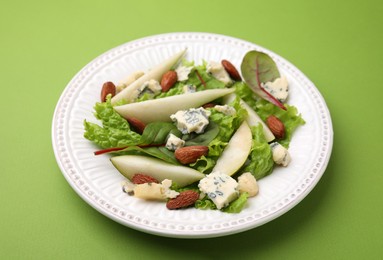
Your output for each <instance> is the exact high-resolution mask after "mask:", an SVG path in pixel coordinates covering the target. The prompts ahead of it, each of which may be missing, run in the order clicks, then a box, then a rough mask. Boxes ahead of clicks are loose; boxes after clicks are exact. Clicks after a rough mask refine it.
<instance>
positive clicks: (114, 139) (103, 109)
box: [84, 95, 141, 148]
mask: <svg viewBox="0 0 383 260" xmlns="http://www.w3.org/2000/svg"><path fill="white" fill-rule="evenodd" d="M110 100H111V97H110V95H109V96H108V97H107V100H106V102H102V103H99V102H98V103H96V104H95V106H94V110H95V113H94V115H95V117H96V118H97V119H99V120H100V121H101V123H102V126H99V125H97V124H95V123H91V122H88V121H86V120H84V128H85V132H84V137H85V138H86V139H88V140H90V141H92V142H94V143H95V144H97V145H98V146H100V147H102V148H111V147H124V146H128V145H135V144H137V143H138V141H139V140H140V138H141V136H140V135H139V134H137V133H136V132H134V131H132V130H131V129H130V126H129V123H128V121H126V119H125V118H123V117H121V116H120V115H119V114H118V113H117V112H116V111H115V110H114V109H113V106H112V104H111V101H110Z"/></svg>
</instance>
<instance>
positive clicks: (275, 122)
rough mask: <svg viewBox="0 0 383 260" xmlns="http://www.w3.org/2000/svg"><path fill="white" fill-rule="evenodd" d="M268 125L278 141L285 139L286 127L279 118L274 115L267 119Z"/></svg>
mask: <svg viewBox="0 0 383 260" xmlns="http://www.w3.org/2000/svg"><path fill="white" fill-rule="evenodd" d="M266 124H267V126H268V127H269V128H270V131H271V132H272V133H273V134H274V135H275V137H276V138H277V139H283V138H284V137H285V125H284V124H283V122H282V121H281V120H280V119H279V118H278V117H276V116H274V115H271V116H269V117H268V118H267V119H266Z"/></svg>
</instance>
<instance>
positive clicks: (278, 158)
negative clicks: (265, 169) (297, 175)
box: [270, 142, 291, 166]
mask: <svg viewBox="0 0 383 260" xmlns="http://www.w3.org/2000/svg"><path fill="white" fill-rule="evenodd" d="M270 148H271V152H272V154H273V161H274V162H275V163H276V164H280V165H282V166H287V165H289V163H290V161H291V156H290V153H289V151H288V150H287V149H286V148H285V147H283V146H282V145H281V144H279V143H278V142H273V143H271V144H270Z"/></svg>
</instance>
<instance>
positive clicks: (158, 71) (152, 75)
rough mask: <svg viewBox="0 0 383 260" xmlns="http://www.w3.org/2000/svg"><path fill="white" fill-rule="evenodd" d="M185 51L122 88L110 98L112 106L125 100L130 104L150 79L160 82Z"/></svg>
mask: <svg viewBox="0 0 383 260" xmlns="http://www.w3.org/2000/svg"><path fill="white" fill-rule="evenodd" d="M185 52H186V49H184V50H182V51H180V52H178V53H176V54H174V55H173V56H171V57H170V58H168V59H167V60H165V61H163V62H161V63H160V64H158V65H157V66H155V67H154V68H153V69H151V70H150V71H149V72H147V73H146V74H144V75H143V76H141V77H139V78H138V79H137V80H136V81H134V82H133V83H131V84H130V85H129V87H127V88H124V89H123V90H122V91H121V92H119V93H118V94H117V95H115V96H114V97H113V98H112V100H111V101H112V104H115V103H116V102H118V101H120V100H126V101H127V102H132V101H133V100H134V99H135V98H136V97H137V94H138V92H137V89H138V88H140V87H141V86H142V84H144V83H145V82H146V81H149V80H151V79H155V80H157V81H160V80H161V77H162V75H163V74H164V73H165V72H167V71H168V70H170V69H171V68H172V67H173V66H174V65H175V64H176V63H177V62H178V61H179V60H180V59H181V57H182V56H183V55H184V54H185Z"/></svg>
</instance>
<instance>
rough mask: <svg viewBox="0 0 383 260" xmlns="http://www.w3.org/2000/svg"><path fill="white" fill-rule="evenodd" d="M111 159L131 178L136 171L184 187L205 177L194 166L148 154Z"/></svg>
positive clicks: (119, 169) (123, 173)
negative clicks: (190, 166)
mask: <svg viewBox="0 0 383 260" xmlns="http://www.w3.org/2000/svg"><path fill="white" fill-rule="evenodd" d="M110 160H111V162H112V164H113V165H114V167H116V169H117V170H118V171H119V172H120V173H121V174H122V175H124V176H125V177H126V178H128V179H129V180H131V179H132V177H133V175H134V174H136V173H144V174H147V175H150V176H152V177H154V178H156V179H157V180H158V181H163V180H165V179H169V180H172V181H173V183H176V184H177V185H178V187H183V186H186V185H189V184H191V183H193V182H196V181H199V180H200V179H202V178H204V177H205V175H204V174H202V173H200V172H199V171H197V170H194V169H192V168H189V167H186V166H179V165H174V164H169V163H166V162H164V161H162V160H159V159H155V158H151V157H146V156H140V155H121V156H115V157H112V158H111V159H110Z"/></svg>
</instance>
